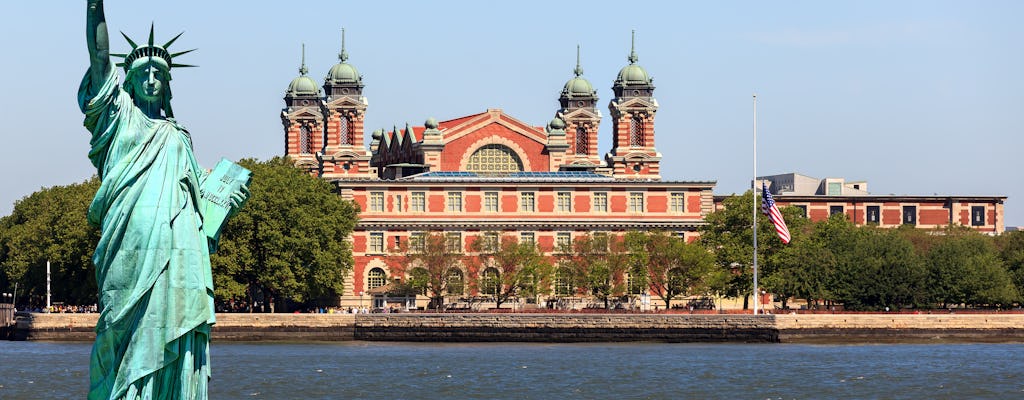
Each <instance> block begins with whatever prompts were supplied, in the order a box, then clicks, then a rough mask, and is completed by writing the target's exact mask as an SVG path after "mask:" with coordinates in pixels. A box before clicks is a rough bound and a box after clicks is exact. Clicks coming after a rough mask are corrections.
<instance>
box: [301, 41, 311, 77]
mask: <svg viewBox="0 0 1024 400" xmlns="http://www.w3.org/2000/svg"><path fill="white" fill-rule="evenodd" d="M307 72H309V70H308V69H306V44H305V43H303V44H302V66H301V67H299V73H300V74H302V75H306V73H307Z"/></svg>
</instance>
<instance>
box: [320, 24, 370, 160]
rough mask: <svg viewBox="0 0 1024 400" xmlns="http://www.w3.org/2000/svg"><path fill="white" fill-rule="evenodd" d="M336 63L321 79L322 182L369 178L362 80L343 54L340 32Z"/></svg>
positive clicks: (343, 35) (342, 39)
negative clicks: (323, 120)
mask: <svg viewBox="0 0 1024 400" xmlns="http://www.w3.org/2000/svg"><path fill="white" fill-rule="evenodd" d="M338 60H339V62H338V63H337V64H335V65H334V66H333V67H331V70H330V71H329V72H328V73H327V77H325V78H324V93H325V95H326V96H327V100H326V103H325V105H326V109H327V113H326V115H327V128H326V131H325V134H324V137H325V138H326V141H327V142H326V144H325V147H324V151H323V154H322V155H321V156H320V162H321V168H322V174H323V177H324V178H327V179H331V178H344V177H348V178H353V177H360V178H369V177H372V176H375V174H373V173H372V171H371V170H370V158H371V153H370V152H369V151H368V150H367V149H366V146H364V145H363V119H364V117H365V115H366V106H367V105H368V103H367V101H366V98H365V97H363V77H362V76H361V75H359V71H358V70H357V69H356V67H354V66H353V65H352V64H349V63H348V62H347V61H348V53H347V52H345V30H344V29H342V30H341V52H340V53H338Z"/></svg>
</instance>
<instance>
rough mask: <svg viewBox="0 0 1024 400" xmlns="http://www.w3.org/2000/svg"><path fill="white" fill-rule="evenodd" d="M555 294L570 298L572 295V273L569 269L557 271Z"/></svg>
mask: <svg viewBox="0 0 1024 400" xmlns="http://www.w3.org/2000/svg"><path fill="white" fill-rule="evenodd" d="M554 286H555V294H556V295H559V296H569V295H571V294H572V271H570V270H569V268H565V267H562V268H559V269H558V270H556V271H555V282H554Z"/></svg>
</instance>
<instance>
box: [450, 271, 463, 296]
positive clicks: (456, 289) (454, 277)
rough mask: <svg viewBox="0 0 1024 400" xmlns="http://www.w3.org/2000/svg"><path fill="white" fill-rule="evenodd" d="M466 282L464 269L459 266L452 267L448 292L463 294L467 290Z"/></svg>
mask: <svg viewBox="0 0 1024 400" xmlns="http://www.w3.org/2000/svg"><path fill="white" fill-rule="evenodd" d="M465 288H466V283H465V279H464V278H463V275H462V270H461V269H458V268H452V269H450V270H448V288H447V291H448V294H451V295H461V294H463V293H464V292H465Z"/></svg>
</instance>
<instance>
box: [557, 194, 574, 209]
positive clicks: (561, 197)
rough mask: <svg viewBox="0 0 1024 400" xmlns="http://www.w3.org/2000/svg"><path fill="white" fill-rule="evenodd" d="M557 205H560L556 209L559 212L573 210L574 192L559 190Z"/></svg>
mask: <svg viewBox="0 0 1024 400" xmlns="http://www.w3.org/2000/svg"><path fill="white" fill-rule="evenodd" d="M557 206H558V207H557V208H556V209H555V210H557V211H558V212H570V211H572V193H569V192H558V197H557Z"/></svg>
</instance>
